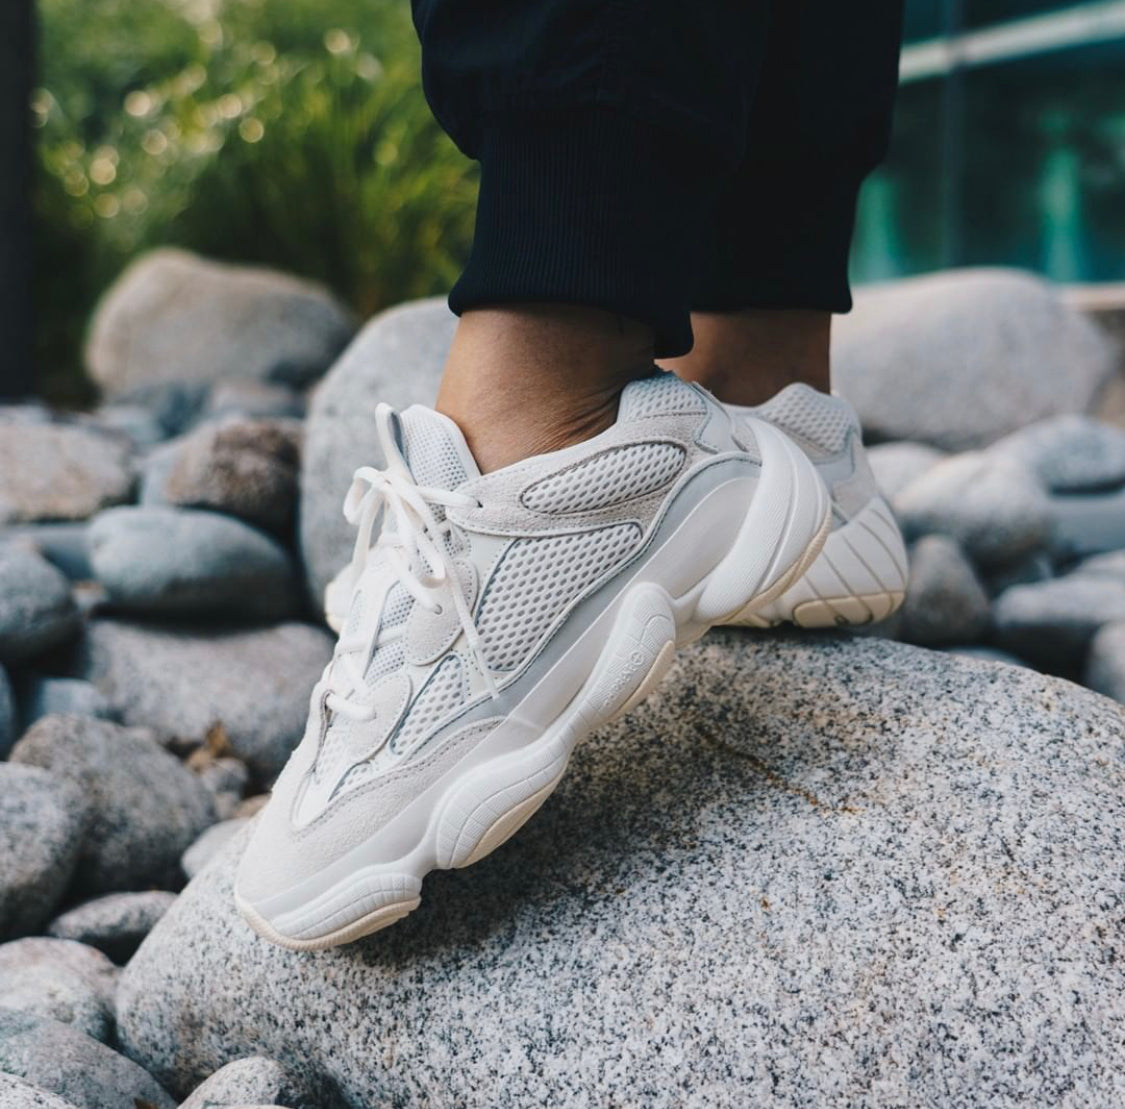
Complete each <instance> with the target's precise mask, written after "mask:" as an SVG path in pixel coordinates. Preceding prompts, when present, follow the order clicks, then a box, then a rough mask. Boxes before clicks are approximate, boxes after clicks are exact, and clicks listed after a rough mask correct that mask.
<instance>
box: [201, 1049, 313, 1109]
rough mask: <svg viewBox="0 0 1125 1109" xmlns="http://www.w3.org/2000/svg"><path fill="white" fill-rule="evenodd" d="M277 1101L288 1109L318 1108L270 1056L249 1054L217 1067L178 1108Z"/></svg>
mask: <svg viewBox="0 0 1125 1109" xmlns="http://www.w3.org/2000/svg"><path fill="white" fill-rule="evenodd" d="M263 1104H271V1105H272V1104H278V1105H285V1106H288V1107H289V1109H317V1105H316V1103H315V1102H314V1101H312V1100H311V1099H310V1098H309V1094H308V1092H307V1091H306V1090H305V1089H304V1087H303V1086H302V1085H301V1084H300V1083H299V1082H298V1081H296V1080H295V1079H294V1077H293V1076H292V1075H291V1074H290V1073H289V1071H288V1069H287V1068H286V1067H283V1066H282V1065H281V1064H280V1063H277V1062H275V1061H274V1060H273V1059H264V1058H262V1057H260V1056H252V1057H251V1058H249V1059H238V1060H236V1061H235V1062H233V1063H228V1064H227V1065H226V1066H225V1067H220V1068H219V1070H217V1071H216V1072H215V1073H214V1074H213V1075H211V1077H210V1078H208V1079H206V1080H205V1081H204V1082H203V1083H202V1084H201V1085H199V1086H197V1087H196V1088H195V1089H194V1090H193V1091H192V1093H191V1096H190V1097H188V1099H187V1101H185V1102H184V1103H183V1104H182V1105H181V1106H180V1109H217V1107H218V1106H235V1105H263Z"/></svg>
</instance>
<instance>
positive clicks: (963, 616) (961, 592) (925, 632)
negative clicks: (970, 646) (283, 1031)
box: [897, 535, 988, 647]
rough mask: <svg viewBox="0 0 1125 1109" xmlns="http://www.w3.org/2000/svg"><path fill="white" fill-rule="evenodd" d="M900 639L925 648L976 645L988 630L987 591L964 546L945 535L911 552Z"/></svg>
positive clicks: (932, 537)
mask: <svg viewBox="0 0 1125 1109" xmlns="http://www.w3.org/2000/svg"><path fill="white" fill-rule="evenodd" d="M900 612H901V620H900V624H899V632H898V636H897V638H899V639H902V640H904V641H905V642H907V643H916V644H918V645H919V646H921V647H940V646H944V645H948V644H951V643H971V642H972V641H973V640H975V639H979V638H980V637H981V636H982V635H984V633H985V631H986V630H987V629H988V594H987V593H985V591H984V586H982V585H981V583H980V579H979V578H978V577H977V575H976V571H975V570H974V569H973V567H972V564H971V563H970V562H969V560H968V559H967V558H965V556H964V554H962V552H961V548H960V547H959V546H958V545H957V544H956V543H955V542H954V541H953V540H952V539H948V538H946V537H945V536H944V535H928V536H926V537H925V538H923V539H919V540H918V542H917V543H915V544H914V546H913V547H912V548H911V551H910V583H909V586H908V588H907V590H906V599H905V601H904V602H903V605H902V609H901V610H900Z"/></svg>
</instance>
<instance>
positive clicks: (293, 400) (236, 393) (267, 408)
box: [202, 378, 305, 420]
mask: <svg viewBox="0 0 1125 1109" xmlns="http://www.w3.org/2000/svg"><path fill="white" fill-rule="evenodd" d="M304 414H305V399H304V397H303V396H301V394H300V393H295V392H294V391H293V390H292V389H289V388H287V387H286V386H284V385H271V384H270V383H269V382H267V381H255V380H254V379H253V378H233V379H231V380H229V381H216V382H215V384H214V385H212V386H211V390H210V392H209V393H208V395H207V402H206V404H205V405H204V406H203V413H202V416H203V419H205V420H221V419H225V418H226V417H228V416H244V417H250V418H255V419H258V418H261V419H269V418H282V419H283V418H287V417H291V418H295V419H301V418H302V417H303V416H304Z"/></svg>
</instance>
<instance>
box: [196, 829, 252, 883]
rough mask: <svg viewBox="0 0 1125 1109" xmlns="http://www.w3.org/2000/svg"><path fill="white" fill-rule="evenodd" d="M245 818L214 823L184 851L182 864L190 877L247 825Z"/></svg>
mask: <svg viewBox="0 0 1125 1109" xmlns="http://www.w3.org/2000/svg"><path fill="white" fill-rule="evenodd" d="M246 823H247V822H246V820H245V818H238V819H231V820H222V821H220V822H219V823H218V824H212V825H211V827H210V828H208V829H207V830H206V831H204V832H203V833H202V834H201V835H200V837H199V839H197V840H196V841H195V842H194V843H193V844H192V845H191V846H190V847H189V848H188V849H187V850H186V851H185V852H184V853H183V857H182V858H181V859H180V866H181V868H182V869H183V872H184V873H185V874H186V875H187V876H188V878H194V877H195V876H196V875H197V874H198V873H199V872H200V871H201V870H202V869H203V868H204V867H205V866H206V865H207V864H208V863H209V862H210V861H211V860H212V859H213V858H215V856H216V855H218V853H219V851H220V849H221V848H222V847H223V845H224V844H225V843H226V842H227V841H228V840H230V839H232V838H233V837H234V836H236V835H237V834H238V833H239V831H240V830H241V829H242V828H244V827H245V826H246Z"/></svg>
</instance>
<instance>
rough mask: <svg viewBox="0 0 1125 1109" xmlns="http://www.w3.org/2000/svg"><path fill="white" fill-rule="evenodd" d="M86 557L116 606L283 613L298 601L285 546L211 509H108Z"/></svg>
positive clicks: (265, 615)
mask: <svg viewBox="0 0 1125 1109" xmlns="http://www.w3.org/2000/svg"><path fill="white" fill-rule="evenodd" d="M90 562H91V564H92V565H93V568H94V574H95V575H96V577H97V579H98V581H99V582H100V583H101V584H102V585H103V586H104V587H105V589H106V592H107V593H108V595H109V599H110V602H111V603H112V605H113V607H114V608H115V609H117V610H119V611H122V612H133V613H143V614H152V615H196V614H200V613H206V612H212V613H217V614H221V615H223V616H227V617H240V616H241V617H246V618H248V619H254V620H282V619H285V618H286V617H287V616H292V615H293V613H294V612H295V611H296V610H297V608H298V607H299V606H300V603H301V591H300V586H299V584H298V581H297V577H296V575H295V573H294V570H293V565H292V561H291V559H290V557H289V554H288V552H287V551H286V550H285V548H284V547H282V546H281V544H280V543H278V542H277V541H276V540H275V539H272V538H271V537H270V536H268V535H266V534H265V533H264V532H261V531H258V530H257V529H256V528H252V527H250V526H249V525H248V524H244V523H242V522H241V521H240V520H234V519H231V517H229V516H222V515H220V514H219V513H217V512H200V511H197V510H194V509H186V508H164V507H160V506H140V507H128V508H113V509H110V510H108V511H107V512H103V513H101V515H99V516H98V518H97V519H96V520H94V522H93V524H91V526H90Z"/></svg>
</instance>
